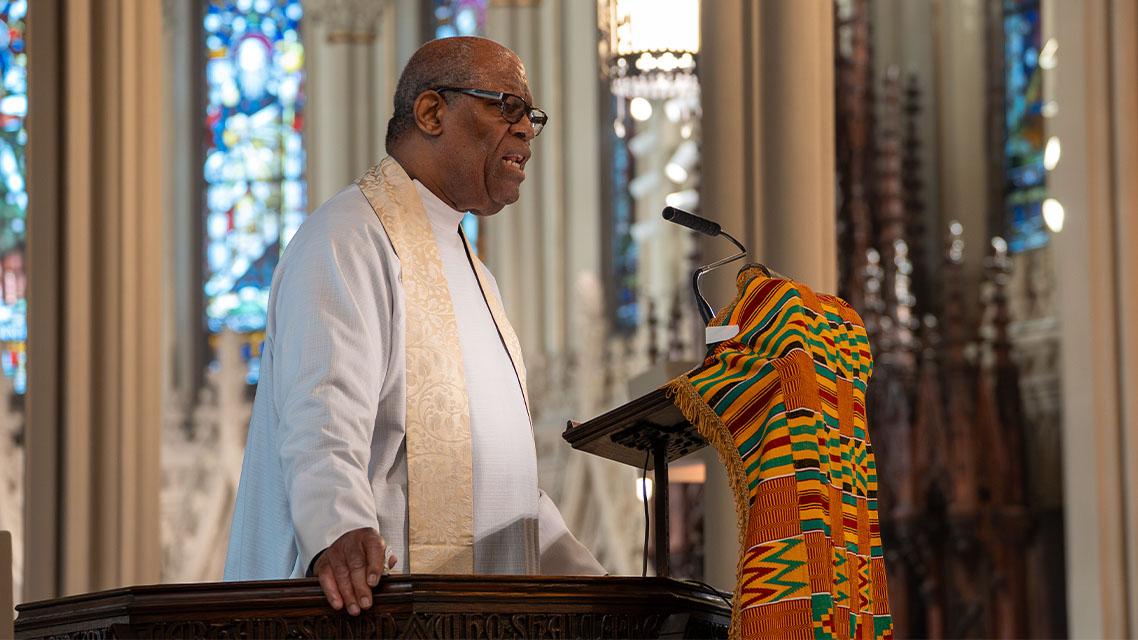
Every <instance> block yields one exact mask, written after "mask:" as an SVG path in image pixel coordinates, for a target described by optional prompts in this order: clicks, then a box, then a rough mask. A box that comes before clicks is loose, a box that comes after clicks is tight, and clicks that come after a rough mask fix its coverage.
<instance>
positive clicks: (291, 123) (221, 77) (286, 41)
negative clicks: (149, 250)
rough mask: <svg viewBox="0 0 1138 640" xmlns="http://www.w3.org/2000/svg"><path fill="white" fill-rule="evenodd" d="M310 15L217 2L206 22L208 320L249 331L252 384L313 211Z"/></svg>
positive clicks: (274, 4) (272, 5)
mask: <svg viewBox="0 0 1138 640" xmlns="http://www.w3.org/2000/svg"><path fill="white" fill-rule="evenodd" d="M302 15H303V12H302V10H301V4H300V1H299V0H209V3H208V5H207V8H206V10H205V15H204V17H203V20H202V27H203V29H202V34H203V37H204V39H205V52H206V63H205V64H206V74H205V82H206V111H205V134H206V151H205V164H204V167H203V170H204V175H205V183H206V193H205V225H204V226H205V228H204V233H205V236H204V237H205V241H204V252H205V256H204V257H205V273H204V277H205V278H204V279H205V315H206V325H207V327H208V329H209V331H210V333H211V334H216V333H217V332H219V331H222V330H223V329H231V330H233V331H236V332H238V333H240V334H242V335H243V336H245V337H246V341H245V345H244V351H243V355H244V357H245V359H246V360H247V361H248V362H249V363H250V374H249V377H250V379H249V382H255V381H256V378H257V364H258V358H259V356H260V347H261V344H262V341H263V339H264V328H265V317H266V311H267V306H268V299H269V283H270V280H271V279H272V275H273V268H274V267H276V264H277V260H278V259H279V258H280V255H281V251H283V250H284V247H285V245H286V244H287V243H288V241H289V240H290V239H291V238H292V236H293V234H294V233H296V230H297V228H298V227H299V226H300V223H301V222H303V220H304V217H305V212H306V188H305V175H304V172H305V156H304V144H303V134H304V91H305V88H304V45H303V44H302V40H301V32H300V21H301V17H302Z"/></svg>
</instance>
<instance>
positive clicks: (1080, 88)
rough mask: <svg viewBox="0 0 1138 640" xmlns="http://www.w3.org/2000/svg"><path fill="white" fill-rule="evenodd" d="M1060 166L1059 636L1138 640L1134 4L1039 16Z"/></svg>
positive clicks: (1056, 188)
mask: <svg viewBox="0 0 1138 640" xmlns="http://www.w3.org/2000/svg"><path fill="white" fill-rule="evenodd" d="M1043 9H1044V15H1043V18H1042V24H1043V25H1044V29H1045V32H1044V35H1043V37H1044V38H1045V39H1046V38H1048V37H1051V36H1054V38H1055V40H1056V42H1057V43H1058V49H1057V61H1056V62H1057V63H1056V65H1055V67H1054V69H1052V70H1049V71H1047V72H1045V73H1046V75H1045V76H1044V88H1045V89H1044V90H1045V91H1046V92H1047V94H1046V97H1047V98H1051V99H1054V100H1055V103H1056V106H1057V107H1058V110H1057V111H1056V114H1055V115H1054V117H1052V118H1049V119H1048V121H1047V123H1046V128H1047V135H1049V136H1050V135H1056V136H1058V137H1059V138H1060V140H1062V145H1063V147H1062V149H1063V154H1062V157H1061V158H1060V159H1059V162H1058V164H1057V165H1056V167H1055V170H1054V171H1053V172H1052V173H1051V175H1050V176H1049V177H1048V187H1049V188H1050V191H1051V194H1052V195H1053V196H1054V197H1055V198H1056V199H1057V200H1058V201H1059V202H1060V203H1062V205H1063V207H1064V209H1065V211H1066V215H1065V220H1064V223H1063V229H1062V231H1061V232H1059V233H1056V234H1055V235H1054V236H1053V242H1054V248H1055V264H1056V267H1057V269H1056V279H1057V281H1058V282H1057V284H1058V304H1057V307H1058V309H1059V322H1060V325H1061V333H1060V349H1061V358H1062V364H1061V367H1062V372H1063V393H1062V397H1063V436H1062V440H1063V482H1064V489H1065V491H1064V495H1065V499H1064V515H1065V518H1066V522H1067V524H1066V547H1067V572H1068V573H1067V610H1068V613H1069V615H1070V618H1069V628H1068V633H1069V634H1070V635H1071V636H1072V637H1128V636H1133V635H1134V634H1135V633H1138V553H1136V547H1135V545H1136V542H1135V540H1136V538H1135V535H1134V532H1135V531H1138V500H1136V499H1135V496H1138V439H1136V438H1135V437H1134V434H1135V433H1138V336H1136V334H1135V331H1134V318H1135V316H1136V315H1138V255H1136V254H1135V252H1134V246H1135V244H1138V187H1136V186H1135V180H1134V176H1135V175H1138V151H1136V150H1138V125H1136V124H1135V121H1134V117H1133V116H1134V113H1135V112H1136V111H1138V84H1135V82H1134V80H1133V78H1134V77H1135V76H1136V75H1138V45H1136V43H1135V41H1134V38H1133V37H1131V35H1130V34H1132V33H1133V30H1134V28H1135V25H1138V7H1136V6H1135V5H1134V3H1133V2H1126V1H1115V0H1110V1H1105V2H1094V3H1068V2H1062V1H1055V2H1045V3H1043Z"/></svg>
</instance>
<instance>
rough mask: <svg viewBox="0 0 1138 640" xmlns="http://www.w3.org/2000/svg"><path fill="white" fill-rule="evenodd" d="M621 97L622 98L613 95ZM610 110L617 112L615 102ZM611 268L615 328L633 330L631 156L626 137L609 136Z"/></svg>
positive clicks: (627, 124)
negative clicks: (610, 164) (613, 286)
mask: <svg viewBox="0 0 1138 640" xmlns="http://www.w3.org/2000/svg"><path fill="white" fill-rule="evenodd" d="M613 99H614V100H623V98H616V97H614V98H613ZM613 111H614V112H615V111H616V108H615V105H614V108H613ZM625 127H626V130H627V131H628V132H629V133H628V137H631V136H632V121H631V120H627V119H626V122H625ZM611 139H612V158H613V163H612V245H611V247H610V250H611V251H612V270H613V277H614V278H615V282H616V300H615V301H614V306H613V309H614V316H615V317H614V328H616V329H617V330H620V331H632V330H634V329H635V328H636V326H637V324H638V323H639V322H640V317H639V316H640V308H639V305H638V304H637V300H636V298H637V286H638V279H637V269H636V265H637V262H638V261H639V256H640V249H639V247H638V246H637V244H636V239H635V238H633V237H632V223H633V222H634V219H633V215H634V213H633V202H632V195H631V194H630V193H629V192H628V185H629V182H631V180H632V174H633V166H632V163H633V158H632V154H631V153H629V151H628V139H627V138H626V137H620V136H617V135H616V134H615V133H614V134H613V135H612V138H611Z"/></svg>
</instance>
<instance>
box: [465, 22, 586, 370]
mask: <svg viewBox="0 0 1138 640" xmlns="http://www.w3.org/2000/svg"><path fill="white" fill-rule="evenodd" d="M596 29H597V18H596V3H595V2H550V1H547V2H532V1H517V0H515V1H512V2H492V3H491V6H490V9H489V12H488V14H487V20H486V37H488V38H490V39H492V40H495V41H497V42H500V43H502V44H504V45H505V46H507V47H509V48H511V49H513V50H514V52H516V53H517V54H518V56H519V57H520V58H521V59H522V63H523V64H524V65H525V67H526V72H527V74H528V78H529V81H530V89H531V91H532V92H533V96H534V101H535V102H536V104H537V105H538V106H539V107H541V108H542V109H545V110H546V111H548V112H549V115H550V119H549V125H548V126H547V127H545V129H543V130H542V132H541V137H539V138H536V139H535V140H534V141H533V145H532V147H533V157H532V158H531V159H530V163H529V165H527V166H526V173H527V175H528V177H527V179H526V182H525V184H524V185H522V192H521V198H520V199H519V200H518V202H517V203H515V204H513V205H510V206H508V207H506V208H505V209H504V210H502V212H501V213H499V214H497V215H495V216H494V217H492V218H490V219H488V220H485V221H484V224H485V233H486V236H487V244H486V251H487V256H486V259H487V260H488V261H489V265H490V267H491V269H492V270H493V271H494V275H495V277H496V278H497V280H498V284H499V286H500V287H501V290H502V296H503V297H504V298H505V303H506V307H507V311H508V313H509V315H510V319H511V322H513V324H514V328H515V329H516V330H517V331H518V335H519V337H520V338H521V341H522V344H523V345H524V346H525V348H526V350H527V354H528V353H530V352H545V353H553V354H565V353H568V351H569V350H571V349H572V348H574V347H576V346H578V345H579V344H580V341H579V340H578V339H577V336H575V335H573V334H572V333H571V332H570V331H569V328H568V323H567V320H568V319H569V318H571V317H572V309H571V305H572V300H573V293H572V292H573V286H574V283H575V282H576V281H577V280H578V278H579V277H580V276H581V274H582V272H591V273H592V274H597V273H600V264H601V254H600V251H601V250H602V248H601V247H600V246H599V244H600V242H599V239H600V238H601V237H602V235H601V229H600V210H601V206H600V205H601V196H600V180H601V175H600V171H599V169H598V160H597V156H598V154H599V153H600V134H599V127H600V126H602V124H601V123H600V122H599V120H600V116H599V114H598V108H597V105H598V90H599V88H600V80H599V78H598V76H597V73H598V72H597V69H598V68H599V67H598V66H597V42H596V38H597V35H596V33H597V31H596Z"/></svg>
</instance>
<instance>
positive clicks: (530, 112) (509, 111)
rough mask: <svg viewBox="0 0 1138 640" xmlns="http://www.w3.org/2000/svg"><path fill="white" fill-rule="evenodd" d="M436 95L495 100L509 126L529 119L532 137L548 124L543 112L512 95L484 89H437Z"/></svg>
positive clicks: (547, 117) (547, 118)
mask: <svg viewBox="0 0 1138 640" xmlns="http://www.w3.org/2000/svg"><path fill="white" fill-rule="evenodd" d="M435 91H437V92H438V93H442V92H443V91H457V92H459V93H465V94H467V95H472V96H475V97H478V98H486V99H488V100H496V101H497V102H498V107H499V108H500V109H501V111H502V119H503V120H505V121H506V122H509V123H510V124H517V123H518V121H520V120H521V119H522V116H526V117H527V118H529V121H530V123H532V124H533V135H534V137H537V134H539V133H541V130H542V129H543V128H544V127H545V123H546V122H549V116H548V115H546V113H545V112H544V111H542V110H541V109H538V108H537V107H533V106H531V105H530V104H529V103H528V102H526V101H525V100H523V99H521V98H520V97H518V96H515V95H514V94H512V93H502V92H501V91H487V90H485V89H467V88H464V87H439V88H438V89H435Z"/></svg>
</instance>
